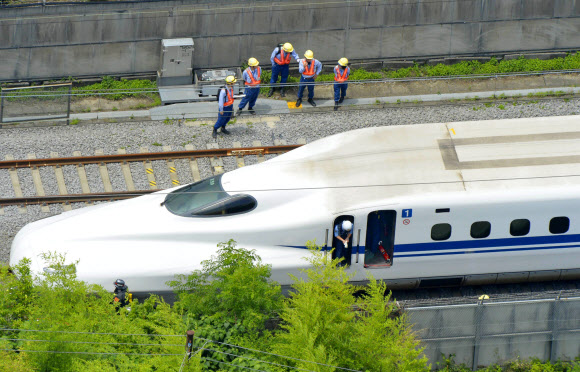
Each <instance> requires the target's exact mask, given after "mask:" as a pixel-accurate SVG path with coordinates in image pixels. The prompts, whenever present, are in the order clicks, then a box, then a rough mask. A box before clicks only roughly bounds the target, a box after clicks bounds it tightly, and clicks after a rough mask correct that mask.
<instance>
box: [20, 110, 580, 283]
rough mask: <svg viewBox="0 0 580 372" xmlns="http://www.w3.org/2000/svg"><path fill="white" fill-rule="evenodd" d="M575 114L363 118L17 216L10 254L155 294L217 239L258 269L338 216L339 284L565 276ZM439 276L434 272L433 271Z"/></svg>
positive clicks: (576, 141)
mask: <svg viewBox="0 0 580 372" xmlns="http://www.w3.org/2000/svg"><path fill="white" fill-rule="evenodd" d="M579 123H580V121H579V119H578V118H577V117H561V118H535V119H517V120H494V121H489V122H463V123H436V124H425V125H416V126H400V127H383V128H367V129H361V130H357V131H352V132H347V133H343V134H339V135H334V136H331V137H328V138H326V139H323V140H320V141H317V142H314V143H312V144H309V145H306V146H303V147H301V148H299V149H297V150H294V151H292V152H289V153H287V154H284V155H281V156H278V157H276V158H274V159H272V160H269V161H267V162H264V163H261V164H258V165H254V166H249V167H244V168H241V169H237V170H235V171H232V172H228V173H225V174H224V175H220V176H214V177H210V178H208V179H206V180H204V181H201V182H199V183H196V184H192V185H187V186H184V187H178V188H174V189H170V190H166V191H163V192H159V193H155V194H150V195H146V196H142V197H139V198H135V199H131V200H126V201H121V202H115V203H110V204H107V205H104V206H97V207H91V208H86V209H80V210H75V211H72V212H66V213H63V214H61V215H59V216H54V217H50V218H47V219H44V220H40V221H37V222H35V223H32V224H30V225H28V226H26V227H25V228H23V229H22V230H21V231H20V232H19V233H18V235H17V236H16V238H15V240H14V243H13V246H12V251H11V259H10V261H11V264H15V263H17V262H18V261H19V260H20V259H21V258H23V257H29V258H32V259H33V269H34V270H35V271H36V272H42V270H43V269H45V263H44V262H43V261H42V260H41V259H40V258H38V255H39V254H40V253H41V252H49V251H50V252H61V253H65V254H66V257H67V259H68V260H71V261H76V260H79V264H78V268H77V273H78V276H79V278H80V279H83V280H86V281H88V282H91V283H97V284H102V285H103V286H105V287H108V286H110V283H112V282H113V281H114V280H115V279H117V278H118V277H122V278H123V279H125V280H126V281H127V282H128V283H130V285H131V289H132V290H133V291H136V292H149V291H152V292H162V291H166V290H168V287H167V285H166V284H165V283H166V281H167V280H171V279H173V277H174V275H175V274H187V273H189V272H191V271H192V270H195V269H199V268H201V262H202V261H203V260H206V259H209V258H210V257H211V256H212V255H215V254H216V252H217V247H216V245H217V243H219V242H225V241H227V240H229V239H234V240H236V241H237V243H238V245H239V246H240V247H244V248H248V249H255V250H256V252H257V253H258V254H259V255H260V256H261V257H262V259H263V261H264V262H266V263H268V264H271V265H272V278H273V279H274V280H277V281H279V282H280V283H281V284H283V285H288V284H290V282H291V281H290V278H289V276H288V274H289V273H291V274H295V275H300V272H299V270H300V269H301V268H304V267H307V263H306V261H305V260H304V258H305V257H307V256H308V254H309V253H308V251H307V250H306V242H307V241H309V240H310V241H313V240H316V242H317V243H318V244H319V245H325V244H327V245H328V246H329V247H330V246H332V245H333V244H332V235H333V226H334V224H335V223H337V221H340V220H342V219H350V220H351V221H353V222H354V230H353V237H352V239H351V247H350V249H349V252H351V253H352V254H348V255H347V256H346V257H345V258H346V260H347V262H348V264H349V266H348V268H347V270H348V271H350V272H351V273H352V274H353V281H363V280H365V279H367V277H368V275H369V274H372V275H373V276H374V277H375V278H377V279H384V280H387V281H390V282H391V283H395V284H396V283H397V282H399V283H403V285H409V286H414V285H418V284H419V283H421V281H423V282H425V283H428V282H429V280H431V281H433V282H434V283H435V282H437V280H439V279H442V278H443V279H444V278H451V279H454V280H455V283H461V282H470V281H475V282H477V281H478V280H481V281H482V282H490V281H495V280H497V281H501V280H528V279H529V280H532V279H533V278H556V279H557V278H560V277H562V278H564V277H565V278H568V279H569V278H571V277H574V275H577V272H578V271H579V269H580V254H579V253H580V222H579V221H580V215H579V214H580V212H579V211H580V208H579V207H580V176H578V175H580V163H579V162H580V160H579V158H578V155H580V154H577V153H580V151H576V149H577V148H580V132H578V131H577V129H576V127H577V125H578V124H579ZM437 283H439V282H437Z"/></svg>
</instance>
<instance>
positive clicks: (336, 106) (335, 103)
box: [334, 101, 338, 111]
mask: <svg viewBox="0 0 580 372" xmlns="http://www.w3.org/2000/svg"><path fill="white" fill-rule="evenodd" d="M334 111H338V101H337V102H334Z"/></svg>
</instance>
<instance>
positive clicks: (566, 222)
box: [550, 217, 570, 234]
mask: <svg viewBox="0 0 580 372" xmlns="http://www.w3.org/2000/svg"><path fill="white" fill-rule="evenodd" d="M569 228H570V219H569V218H568V217H554V218H552V219H551V220H550V232H551V233H552V234H564V233H565V232H567V231H568V229H569Z"/></svg>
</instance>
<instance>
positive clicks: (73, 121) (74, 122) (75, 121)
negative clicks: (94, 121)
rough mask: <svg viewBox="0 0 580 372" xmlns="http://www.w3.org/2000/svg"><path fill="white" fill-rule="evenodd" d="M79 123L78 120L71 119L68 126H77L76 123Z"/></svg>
mask: <svg viewBox="0 0 580 372" xmlns="http://www.w3.org/2000/svg"><path fill="white" fill-rule="evenodd" d="M80 122H81V121H80V119H78V118H74V119H72V120H71V121H70V122H69V124H70V125H77V124H78V123H80Z"/></svg>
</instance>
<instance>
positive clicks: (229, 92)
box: [213, 86, 234, 130]
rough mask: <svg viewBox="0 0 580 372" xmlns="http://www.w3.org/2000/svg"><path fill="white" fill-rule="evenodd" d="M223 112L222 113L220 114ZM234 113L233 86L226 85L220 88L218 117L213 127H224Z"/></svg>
mask: <svg viewBox="0 0 580 372" xmlns="http://www.w3.org/2000/svg"><path fill="white" fill-rule="evenodd" d="M222 112H223V114H222ZM233 113H234V88H233V87H231V86H226V87H225V88H222V89H221V90H220V96H219V113H218V119H217V121H216V122H215V125H214V126H213V129H215V130H217V129H219V128H223V129H225V128H226V124H227V123H228V122H229V121H230V119H231V118H232V115H233Z"/></svg>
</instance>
